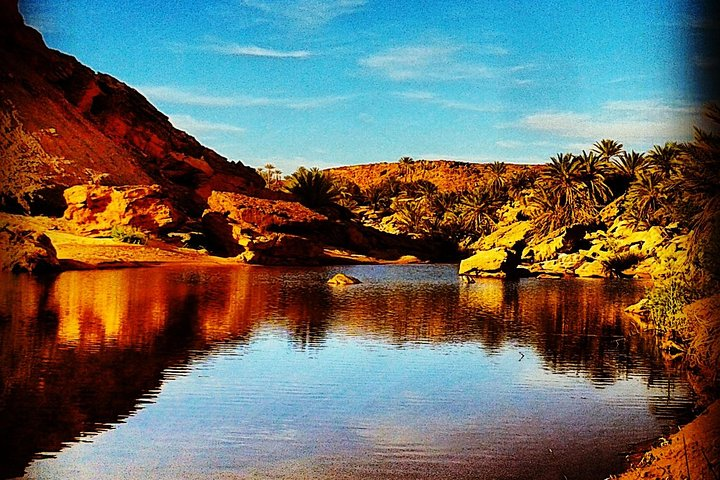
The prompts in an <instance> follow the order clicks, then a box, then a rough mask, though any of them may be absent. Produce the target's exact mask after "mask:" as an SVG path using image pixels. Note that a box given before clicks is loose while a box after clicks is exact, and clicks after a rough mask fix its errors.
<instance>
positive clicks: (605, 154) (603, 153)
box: [592, 138, 624, 162]
mask: <svg viewBox="0 0 720 480" xmlns="http://www.w3.org/2000/svg"><path fill="white" fill-rule="evenodd" d="M592 151H593V152H595V153H597V154H598V155H599V156H600V158H602V159H603V160H605V161H607V162H609V161H611V160H612V159H613V158H615V157H618V156H620V155H622V154H623V153H624V151H623V144H622V143H618V142H616V141H615V140H611V139H609V138H603V139H602V140H600V141H599V142H595V143H593V148H592Z"/></svg>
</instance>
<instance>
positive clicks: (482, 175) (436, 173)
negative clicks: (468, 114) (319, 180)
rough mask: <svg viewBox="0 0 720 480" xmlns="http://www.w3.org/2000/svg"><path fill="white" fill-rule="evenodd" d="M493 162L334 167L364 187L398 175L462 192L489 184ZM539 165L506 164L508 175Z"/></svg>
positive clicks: (333, 171) (333, 170) (341, 175)
mask: <svg viewBox="0 0 720 480" xmlns="http://www.w3.org/2000/svg"><path fill="white" fill-rule="evenodd" d="M491 168H492V164H490V163H467V162H456V161H451V160H416V161H413V162H411V163H404V162H382V163H372V164H366V165H350V166H344V167H337V168H330V169H328V170H327V171H329V172H330V173H331V174H332V175H333V176H335V177H338V178H342V179H345V180H348V181H350V182H352V183H354V184H356V185H357V186H358V187H360V188H361V189H367V188H368V187H370V186H372V185H374V184H377V183H379V182H382V181H383V180H384V179H387V178H393V177H395V178H398V179H401V180H402V181H405V182H414V181H419V180H426V181H429V182H432V183H433V184H435V186H437V188H438V190H439V191H440V192H462V191H466V190H472V189H473V188H475V187H477V186H479V185H484V184H487V183H488V181H489V179H490V170H491ZM539 168H540V166H539V165H517V164H505V173H506V174H507V175H508V176H512V175H517V174H519V173H520V172H525V171H528V170H536V171H537V170H539Z"/></svg>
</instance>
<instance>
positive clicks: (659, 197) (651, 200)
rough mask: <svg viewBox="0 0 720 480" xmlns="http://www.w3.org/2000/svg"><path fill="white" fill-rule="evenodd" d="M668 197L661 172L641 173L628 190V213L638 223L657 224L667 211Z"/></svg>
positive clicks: (626, 201)
mask: <svg viewBox="0 0 720 480" xmlns="http://www.w3.org/2000/svg"><path fill="white" fill-rule="evenodd" d="M666 202H667V196H666V195H665V188H664V186H663V176H662V174H661V173H659V172H652V171H650V172H645V171H641V172H640V173H639V174H638V176H637V179H636V180H635V181H634V182H633V183H632V184H630V188H628V191H627V194H626V197H625V204H626V209H627V211H629V212H630V214H631V215H632V216H633V218H634V219H635V220H636V221H637V222H638V223H647V224H651V225H653V224H656V223H658V221H659V220H660V219H661V216H662V214H663V213H664V210H665V204H666Z"/></svg>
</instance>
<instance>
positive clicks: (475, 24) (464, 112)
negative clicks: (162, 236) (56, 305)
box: [21, 0, 707, 173]
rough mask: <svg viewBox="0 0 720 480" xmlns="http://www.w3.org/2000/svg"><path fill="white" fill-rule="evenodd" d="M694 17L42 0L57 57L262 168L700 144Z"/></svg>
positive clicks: (562, 3) (558, 0) (670, 0)
mask: <svg viewBox="0 0 720 480" xmlns="http://www.w3.org/2000/svg"><path fill="white" fill-rule="evenodd" d="M697 10H698V8H697V7H695V6H693V4H692V3H683V2H680V1H677V0H654V1H652V2H647V1H646V0H628V1H623V2H617V1H582V2H580V1H577V2H575V1H568V0H554V1H538V0H534V1H524V0H517V1H472V0H458V1H456V0H446V1H442V2H441V1H422V0H418V1H406V0H395V1H389V0H326V1H322V0H286V1H271V0H214V1H204V2H198V1H187V0H178V1H174V2H152V1H134V0H133V1H117V0H113V1H108V0H66V1H59V0H53V1H51V0H33V1H25V2H21V11H22V12H23V13H24V15H25V18H26V21H27V22H28V23H30V24H31V25H33V26H35V27H36V28H38V29H39V30H40V31H41V32H42V33H43V36H44V38H45V40H46V42H47V43H48V45H49V46H51V47H53V48H57V49H59V50H61V51H64V52H66V53H69V54H71V55H73V56H75V57H77V58H78V59H79V60H80V61H81V62H83V63H84V64H86V65H88V66H89V67H91V68H93V69H95V70H97V71H100V72H105V73H109V74H111V75H113V76H115V77H117V78H118V79H120V80H122V81H123V82H125V83H127V84H129V85H131V86H133V87H134V88H137V89H138V90H139V91H140V92H141V93H143V94H144V95H145V96H146V97H147V98H148V99H149V100H150V101H151V102H152V103H153V104H154V105H155V106H157V107H158V108H159V109H160V110H161V111H162V112H164V113H165V114H167V115H168V116H169V117H170V119H171V121H172V122H173V123H174V124H175V126H177V127H178V128H181V129H183V130H186V131H187V132H189V133H191V134H192V135H194V136H195V137H197V138H198V140H200V141H201V142H202V143H203V144H205V145H207V146H209V147H211V148H213V149H215V150H216V151H218V152H219V153H221V154H222V155H225V156H227V157H228V158H230V159H232V160H240V161H242V162H243V163H245V164H247V165H251V166H261V165H264V164H265V163H268V162H270V163H273V164H275V165H276V166H278V167H279V168H281V169H282V170H283V172H284V173H291V172H292V171H294V170H295V168H296V167H297V166H299V165H305V166H308V167H311V166H320V167H328V166H337V165H345V164H358V163H370V162H379V161H395V160H397V158H399V157H400V156H404V155H409V156H412V157H414V158H418V159H419V158H426V159H438V158H447V159H456V160H463V161H473V162H490V161H496V160H500V161H506V162H515V163H537V162H544V161H546V160H547V159H548V158H549V157H550V156H551V155H554V154H555V153H557V152H561V151H574V152H579V151H580V150H581V149H583V148H585V149H588V148H589V147H590V145H592V143H593V142H594V141H596V140H599V139H601V138H607V137H609V138H614V139H616V140H618V141H620V142H621V143H623V144H624V145H625V146H626V147H627V148H628V149H630V148H633V149H636V150H646V149H648V148H650V147H651V146H652V145H653V144H655V143H664V142H665V141H666V140H680V141H682V140H686V139H689V138H691V133H692V124H693V122H695V121H696V120H697V119H698V118H699V113H698V112H699V109H700V106H701V105H702V102H703V101H704V100H705V99H704V98H703V97H702V95H701V92H698V91H696V90H697V89H694V88H692V85H693V84H694V83H693V82H694V80H695V79H694V78H693V75H696V74H697V72H698V70H699V69H700V68H701V66H702V64H703V62H707V59H703V58H699V55H698V52H696V51H694V47H693V43H692V39H693V38H694V36H695V35H696V34H697V32H696V30H697V25H698V23H699V13H698V11H697Z"/></svg>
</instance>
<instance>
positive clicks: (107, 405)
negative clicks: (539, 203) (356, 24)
mask: <svg viewBox="0 0 720 480" xmlns="http://www.w3.org/2000/svg"><path fill="white" fill-rule="evenodd" d="M338 271H343V272H345V273H348V274H350V275H353V276H356V277H359V278H360V279H361V280H362V281H363V283H362V284H360V285H354V286H349V287H331V286H328V285H326V283H325V281H326V280H327V279H328V278H329V277H330V276H331V275H333V274H334V273H337V272H338ZM645 287H646V286H645V285H643V284H641V283H637V282H632V281H618V280H615V281H606V280H581V279H573V280H549V279H548V280H539V279H527V280H520V281H502V280H496V279H488V280H484V281H480V282H478V283H476V284H473V285H462V284H460V283H459V282H458V279H457V277H456V267H453V266H445V265H439V266H438V265H419V266H357V267H343V268H338V267H334V268H316V269H291V268H260V267H257V268H256V267H247V268H245V267H234V268H233V267H203V268H198V267H193V268H189V269H188V268H185V269H183V268H180V267H168V268H165V267H163V268H154V269H128V270H112V271H111V270H107V271H85V272H66V273H63V274H61V275H59V276H58V277H56V278H55V279H44V280H37V279H33V278H30V277H25V276H16V277H10V276H8V277H0V373H1V377H0V380H1V381H2V382H1V383H2V396H1V397H0V431H1V432H2V435H0V460H1V461H0V465H2V467H0V477H12V476H25V477H26V478H40V479H55V478H80V479H84V478H86V479H102V478H112V479H116V478H228V479H235V478H363V479H369V478H480V479H482V478H488V479H490V478H493V479H495V478H498V479H504V478H507V479H510V478H538V479H544V478H547V479H559V478H563V476H565V477H567V478H568V479H571V478H582V479H586V478H587V479H592V478H598V479H602V478H605V477H607V476H608V475H610V474H611V473H616V472H618V471H620V470H621V469H622V468H623V467H624V465H625V460H624V456H625V454H626V453H627V452H628V451H629V450H630V449H632V447H633V445H636V444H637V443H639V442H642V441H645V440H647V439H650V438H654V437H658V436H660V435H663V434H666V433H668V432H670V431H672V430H673V429H675V428H676V425H677V424H678V422H682V421H683V420H684V419H686V418H687V416H688V415H689V414H690V411H691V408H692V400H693V399H692V396H691V394H690V389H689V387H688V386H687V384H686V383H684V381H683V380H682V378H681V377H680V375H679V374H678V373H676V372H675V371H674V370H673V368H672V367H671V366H670V365H666V364H665V363H664V362H663V361H662V359H661V358H660V357H659V356H658V353H657V351H656V347H655V344H654V342H653V340H652V339H649V338H647V337H645V336H642V335H638V334H634V333H635V332H634V330H632V325H631V323H630V322H629V320H628V319H627V318H626V317H625V316H624V315H623V313H622V310H623V308H624V306H626V305H628V304H630V303H632V302H634V301H636V300H637V299H638V298H639V297H640V296H642V294H643V292H644V290H645Z"/></svg>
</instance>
